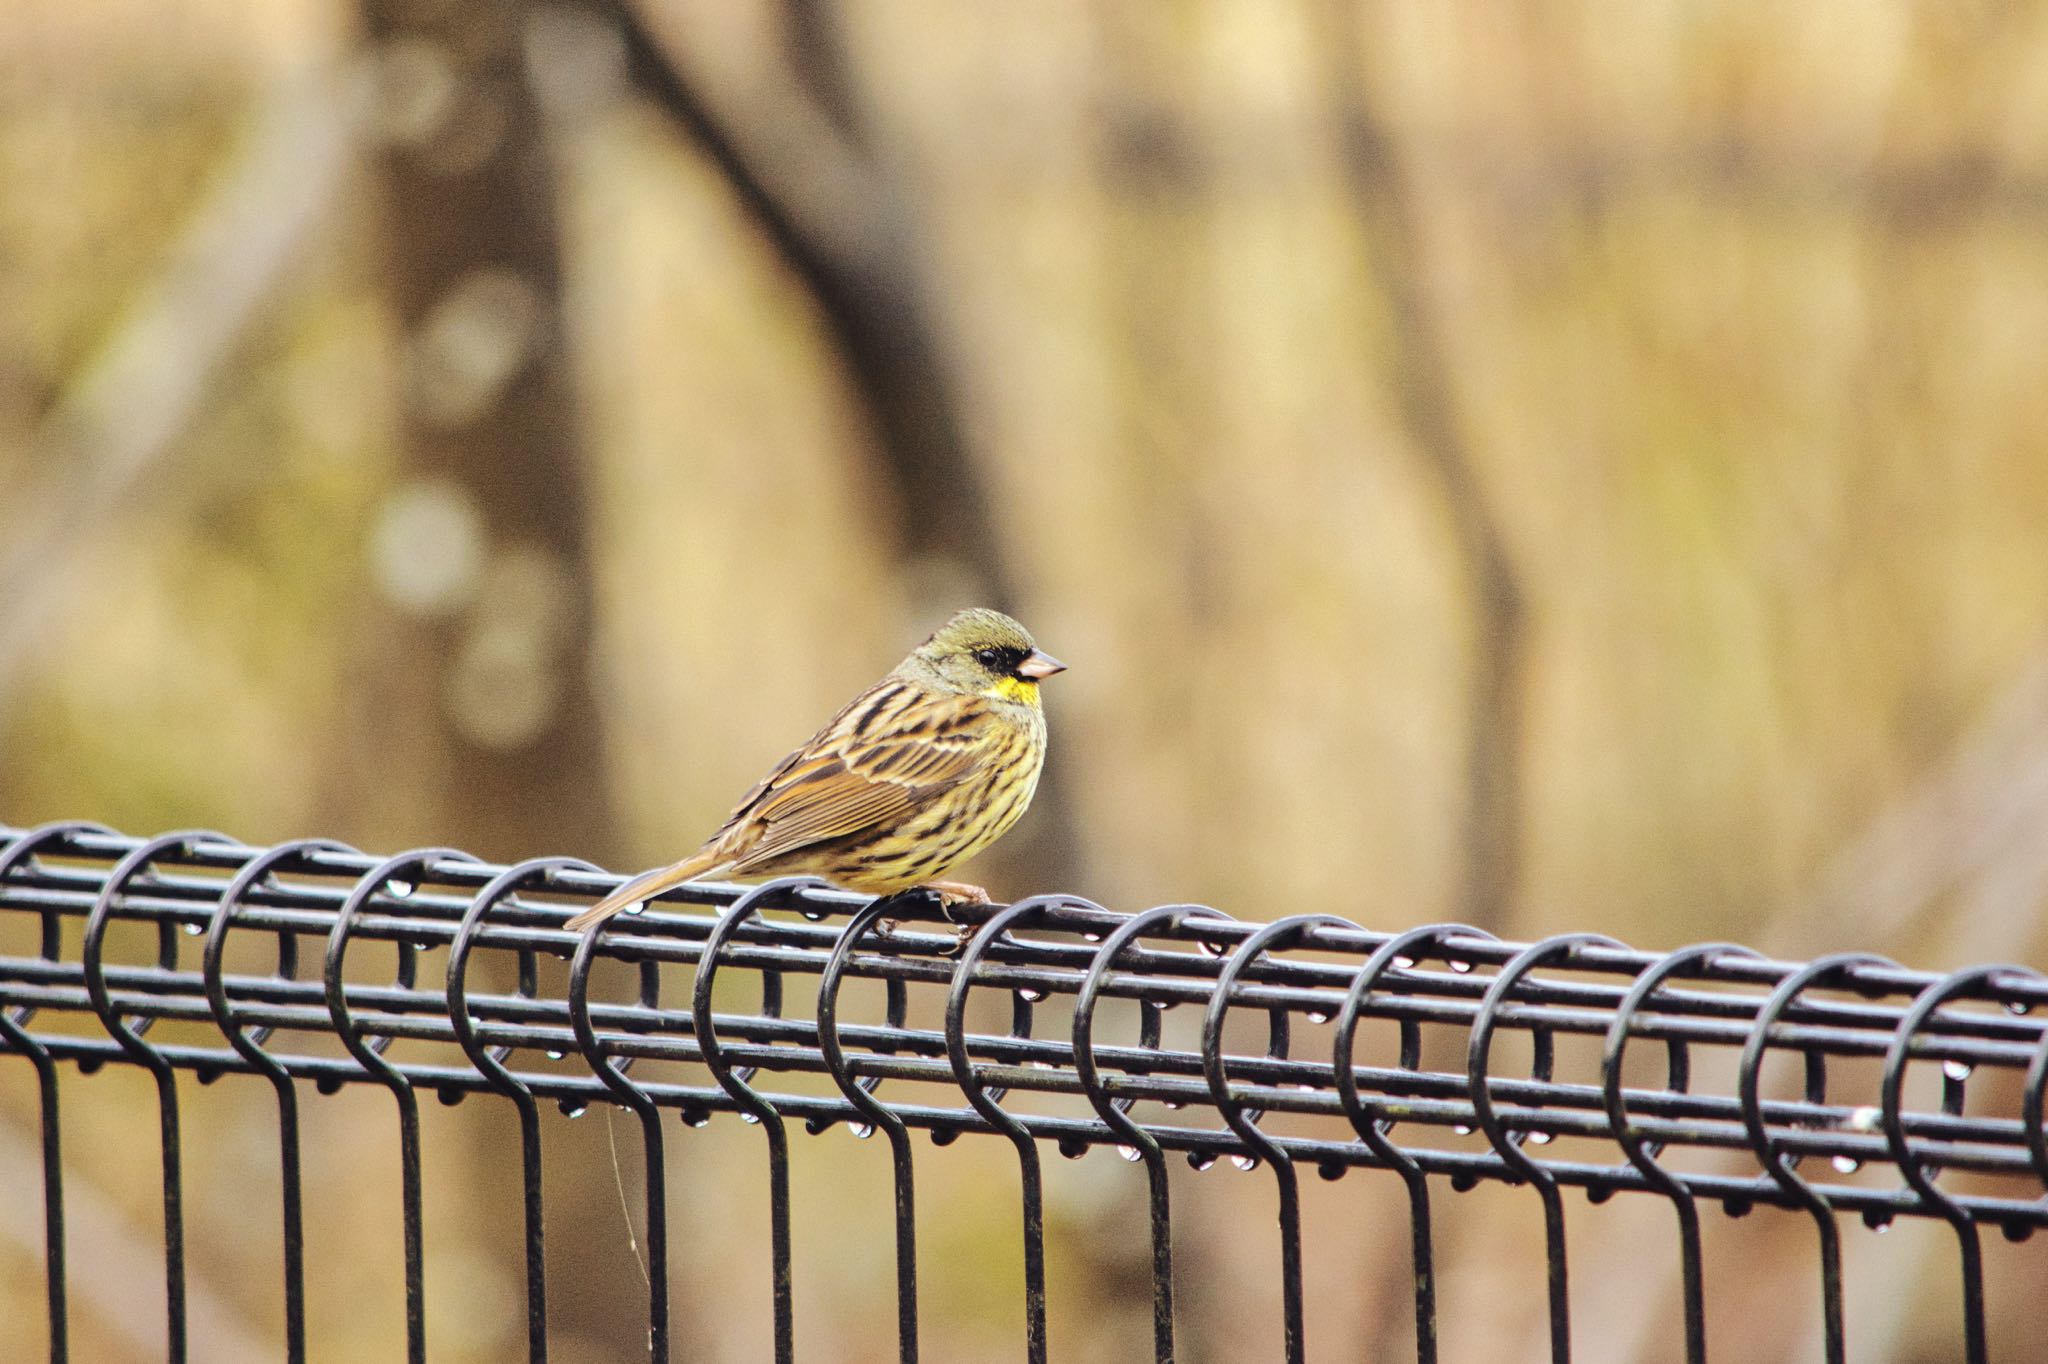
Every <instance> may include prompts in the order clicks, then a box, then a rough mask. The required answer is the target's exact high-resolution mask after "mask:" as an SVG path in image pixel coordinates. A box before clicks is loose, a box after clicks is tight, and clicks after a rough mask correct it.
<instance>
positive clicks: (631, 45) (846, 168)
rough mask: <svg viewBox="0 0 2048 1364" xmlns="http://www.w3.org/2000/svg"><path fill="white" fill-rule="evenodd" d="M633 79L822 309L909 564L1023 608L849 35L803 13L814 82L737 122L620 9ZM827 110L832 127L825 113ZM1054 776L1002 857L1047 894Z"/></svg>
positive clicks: (794, 15) (760, 104)
mask: <svg viewBox="0 0 2048 1364" xmlns="http://www.w3.org/2000/svg"><path fill="white" fill-rule="evenodd" d="M610 3H611V5H612V8H613V12H614V13H615V14H616V15H617V20H618V24H619V28H620V33H621V35H622V37H623V40H624V46H625V55H626V68H627V72H628V76H629V78H630V79H631V81H632V82H633V83H634V84H635V85H636V86H637V87H638V88H639V89H640V90H641V91H642V92H643V93H644V94H645V95H646V96H647V97H648V98H649V99H650V100H652V101H653V102H654V104H655V105H656V106H657V107H659V108H660V109H661V110H662V111H663V113H665V114H666V115H667V116H668V117H669V118H670V119H672V120H673V121H674V122H675V123H676V125H677V126H678V127H679V128H680V129H681V130H682V131H683V132H684V134H685V135H686V136H688V137H689V138H690V139H691V140H692V141H693V142H695V143H696V144H697V146H698V147H699V148H701V149H702V151H703V153H704V154H705V155H706V156H707V157H708V158H710V160H711V162H712V164H713V165H715V166H716V167H717V168H718V170H719V172H720V173H721V175H723V177H724V178H725V180H726V182H727V183H728V185H729V186H730V187H731V189H732V192H733V194H734V196H735V197H736V198H737V199H738V200H739V203H740V205H741V207H742V208H744V209H745V210H746V212H747V213H748V215H749V216H750V217H752V218H753V219H754V221H755V222H756V223H757V224H758V225H759V226H760V228H761V230H762V232H763V233H764V234H765V235H766V236H767V238H768V240H769V241H770V242H771V243H772V244H773V245H774V247H775V249H776V252H777V253H778V254H779V255H780V256H781V257H782V259H783V261H784V263H785V264H786V265H787V266H788V267H789V269H790V271H791V273H792V274H794V275H795V276H796V278H797V280H798V281H799V282H800V283H801V284H802V286H803V287H804V289H805V291H806V292H807V293H808V294H809V295H810V296H811V298H812V299H813V300H815V302H816V304H817V306H818V309H819V312H820V314H821V315H822V317H823V319H824V321H825V324H826V330H827V333H828V334H829V335H830V337H831V338H832V341H833V344H834V347H835V349H836V351H837V353H838V356H839V359H840V362H841V364H843V365H844V366H845V369H846V371H847V373H848V375H849V376H850V378H851V379H852V381H853V383H852V387H853V389H854V391H855V393H856V395H857V397H858V398H859V400H860V401H861V402H862V403H863V404H864V405H865V407H866V410H867V413H868V416H869V419H870V421H871V423H872V426H873V431H874V439H873V440H871V441H869V442H866V445H865V448H866V452H867V454H868V456H869V458H870V459H871V460H872V461H873V466H872V470H871V473H872V477H871V479H870V480H869V483H870V486H871V487H873V488H874V489H875V490H876V491H877V492H878V493H879V494H880V496H881V503H882V510H883V512H884V515H885V516H886V518H887V521H888V523H889V530H890V533H891V538H892V539H893V542H894V544H895V546H896V548H897V552H898V554H899V555H900V556H901V557H902V558H903V559H904V560H906V561H909V562H913V563H915V562H919V561H925V562H934V563H936V564H938V565H940V566H941V568H942V570H943V572H942V575H941V576H943V577H945V578H947V579H950V580H954V581H961V582H962V584H963V588H964V589H965V590H971V591H972V592H973V594H974V596H975V599H976V600H977V601H979V602H981V603H984V604H988V605H993V606H996V607H999V608H1001V609H1004V610H1014V609H1016V597H1017V594H1016V589H1015V578H1014V575H1013V573H1012V571H1011V568H1010V565H1009V561H1008V555H1007V553H1006V551H1005V537H1004V535H1003V534H1002V532H1001V527H1000V526H999V525H998V523H997V519H996V516H995V513H994V509H993V504H992V500H991V496H990V493H989V490H988V484H987V479H986V477H985V474H984V472H983V467H982V463H981V460H980V459H979V458H978V457H977V452H976V450H975V449H974V443H973V441H972V439H971V437H970V435H969V423H968V420H967V415H966V407H965V402H964V400H963V398H962V396H961V392H960V382H959V368H958V365H957V364H956V363H955V361H954V359H953V356H952V354H951V352H950V347H949V345H948V342H947V339H946V336H945V331H944V325H943V321H944V319H943V315H942V312H941V310H940V309H939V307H938V306H937V305H936V304H935V302H934V301H933V298H932V291H931V286H930V283H929V280H928V278H927V272H926V270H925V268H924V264H923V261H924V250H923V246H922V239H921V234H920V232H919V226H918V223H917V219H916V215H915V213H913V212H912V210H911V208H910V205H909V204H908V203H907V201H906V199H905V197H904V196H903V195H902V194H901V193H900V192H899V190H898V189H897V187H896V186H895V184H894V182H893V179H892V177H891V176H889V175H888V174H887V173H886V171H885V169H884V166H883V159H882V158H880V157H878V156H876V155H875V154H874V153H873V152H872V150H871V149H870V148H868V147H866V146H864V145H862V143H861V142H860V141H859V139H860V137H861V120H860V118H859V116H858V102H857V100H856V99H855V96H854V93H853V90H854V83H853V80H852V76H851V73H850V72H848V71H847V70H846V68H845V62H844V54H843V53H842V52H841V51H840V50H839V47H838V41H839V35H838V33H837V30H836V23H835V22H834V20H833V19H832V18H831V17H830V16H826V15H823V14H820V13H809V12H808V11H809V10H811V8H812V7H811V6H808V5H807V4H805V3H803V0H796V2H795V3H793V4H792V5H791V7H790V11H789V14H788V20H789V24H790V31H791V42H792V44H793V45H796V46H800V47H802V48H803V50H804V55H803V57H802V59H801V61H800V63H799V65H800V70H801V72H802V75H803V79H804V80H805V81H806V83H807V84H810V85H812V86H814V87H815V90H814V91H811V92H807V91H805V90H802V89H799V88H797V87H796V86H795V85H793V84H792V85H790V86H787V87H783V91H782V93H781V94H780V95H774V94H769V93H763V94H760V95H758V96H757V97H756V98H754V99H752V100H750V101H749V104H748V108H747V116H746V118H745V119H734V118H728V117H726V116H725V115H724V114H722V113H721V112H720V111H719V110H717V109H715V108H714V107H713V104H712V103H711V102H710V101H709V100H708V99H707V98H706V97H705V95H704V94H703V93H702V91H701V90H700V88H699V86H698V84H697V83H696V82H695V81H693V80H692V79H691V78H690V77H689V76H688V75H687V74H686V73H685V72H684V70H683V69H682V67H681V66H680V65H679V64H678V63H677V61H676V60H675V58H674V57H673V56H672V55H671V54H670V53H669V51H668V50H667V49H666V48H665V47H664V46H663V44H662V42H661V40H660V39H659V38H658V37H657V36H656V35H655V34H654V33H653V32H652V31H651V30H650V29H649V28H648V26H647V24H646V22H645V19H644V17H643V16H642V15H641V13H640V12H639V10H638V8H637V7H636V6H635V5H634V4H633V3H632V0H610ZM828 107H829V109H830V111H831V112H830V113H829V114H828V113H827V112H826V109H827V108H828ZM1061 787H1062V782H1061V779H1060V778H1059V776H1058V769H1057V767H1055V768H1053V769H1050V770H1048V772H1047V774H1046V781H1045V782H1044V784H1043V785H1041V787H1040V795H1039V800H1038V802H1037V804H1038V807H1039V812H1038V813H1035V814H1034V815H1033V817H1032V820H1031V822H1030V824H1029V825H1027V826H1026V829H1024V830H1020V834H1021V835H1022V836H1021V837H1013V838H1012V839H1010V840H1007V841H1006V842H1005V843H1004V844H1003V845H1001V846H1000V847H998V848H997V849H996V850H995V851H994V852H993V853H992V854H990V856H991V858H992V859H993V860H995V861H998V862H1008V863H1010V864H1011V865H1012V866H1014V867H1016V869H1017V870H1018V871H1019V872H1020V873H1021V874H1023V875H1024V876H1026V877H1027V878H1028V879H1030V880H1033V881H1038V882H1043V881H1044V879H1045V878H1047V877H1050V876H1053V875H1055V874H1057V875H1061V876H1065V877H1071V876H1073V875H1075V874H1076V872H1077V870H1078V864H1079V858H1080V854H1081V842H1080V839H1079V837H1078V834H1077V832H1076V830H1075V828H1074V823H1073V815H1072V813H1071V811H1072V805H1071V802H1069V801H1068V800H1066V799H1064V798H1063V796H1062V794H1061Z"/></svg>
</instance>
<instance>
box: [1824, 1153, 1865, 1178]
mask: <svg viewBox="0 0 2048 1364" xmlns="http://www.w3.org/2000/svg"><path fill="white" fill-rule="evenodd" d="M1831 1163H1832V1164H1833V1165H1834V1167H1835V1170H1836V1171H1837V1172H1838V1173H1840V1174H1845V1175H1853V1174H1855V1173H1856V1172H1857V1171H1858V1170H1860V1169H1862V1168H1863V1162H1862V1161H1860V1160H1858V1159H1856V1157H1854V1156H1836V1157H1835V1158H1834V1160H1833V1161H1832V1162H1831Z"/></svg>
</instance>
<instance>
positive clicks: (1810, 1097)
mask: <svg viewBox="0 0 2048 1364" xmlns="http://www.w3.org/2000/svg"><path fill="white" fill-rule="evenodd" d="M1861 966H1879V967H1892V968H1896V966H1897V963H1895V962H1893V961H1891V960H1890V959H1889V958H1886V957H1880V956H1876V955H1874V954H1870V953H1863V952H1842V953H1837V954H1836V955H1834V956H1828V957H1821V958H1819V959H1818V960H1815V961H1812V962H1809V963H1807V964H1806V965H1805V966H1803V967H1801V968H1800V969H1799V970H1797V971H1794V972H1792V974H1790V975H1788V976H1786V977H1785V979H1783V980H1782V981H1780V982H1778V987H1777V989H1775V990H1773V991H1772V992H1771V994H1770V997H1769V998H1768V999H1766V1000H1765V1001H1764V1002H1763V1004H1762V1006H1761V1007H1760V1008H1758V1009H1757V1013H1756V1019H1755V1021H1754V1022H1752V1023H1751V1024H1750V1032H1749V1038H1748V1040H1747V1041H1746V1042H1744V1043H1743V1046H1742V1060H1741V1062H1740V1063H1739V1065H1738V1067H1737V1070H1736V1091H1737V1098H1738V1100H1739V1102H1740V1103H1741V1106H1742V1125H1743V1128H1744V1130H1745V1131H1747V1132H1748V1134H1749V1144H1750V1149H1751V1151H1752V1152H1753V1153H1754V1154H1755V1156H1756V1158H1757V1162H1758V1163H1759V1164H1760V1165H1762V1166H1763V1168H1764V1173H1765V1174H1766V1175H1767V1176H1769V1178H1770V1179H1771V1181H1772V1182H1773V1183H1775V1184H1777V1186H1778V1187H1779V1188H1781V1189H1783V1190H1784V1191H1785V1192H1786V1193H1787V1194H1790V1195H1791V1196H1792V1198H1793V1200H1794V1201H1796V1202H1797V1203H1798V1204H1799V1206H1801V1207H1802V1208H1805V1209H1806V1211H1807V1212H1808V1213H1809V1214H1811V1215H1812V1217H1813V1225H1814V1230H1815V1231H1816V1233H1817V1234H1818V1235H1819V1237H1820V1296H1821V1326H1822V1330H1823V1337H1824V1342H1825V1349H1826V1355H1827V1361H1828V1364H1843V1360H1844V1358H1845V1357H1846V1354H1847V1348H1848V1344H1847V1337H1846V1336H1845V1335H1844V1333H1843V1329H1842V1237H1841V1229H1840V1228H1839V1227H1837V1226H1836V1225H1835V1207H1834V1204H1833V1203H1832V1202H1830V1201H1829V1199H1828V1197H1827V1195H1826V1194H1824V1193H1822V1192H1821V1191H1820V1190H1818V1189H1816V1188H1814V1187H1813V1185H1812V1184H1810V1183H1808V1182H1807V1181H1806V1180H1805V1179H1804V1178H1802V1177H1801V1176H1800V1174H1799V1172H1798V1170H1797V1168H1796V1167H1797V1165H1798V1158H1797V1157H1792V1158H1790V1159H1788V1158H1787V1157H1786V1156H1785V1155H1784V1153H1783V1152H1781V1151H1779V1150H1778V1148H1777V1143H1776V1142H1774V1141H1772V1140H1771V1133H1770V1128H1769V1127H1768V1126H1767V1125H1766V1124H1765V1122H1764V1108H1763V1094H1762V1090H1761V1085H1760V1081H1759V1076H1760V1074H1761V1072H1762V1069H1763V1060H1764V1053H1765V1052H1766V1051H1767V1050H1768V1049H1769V1047H1770V1041H1771V1029H1772V1028H1774V1027H1776V1026H1777V1023H1778V1020H1779V1019H1780V1018H1782V1017H1784V1015H1785V1011H1786V1010H1788V1009H1790V1008H1791V1007H1792V1005H1793V1003H1794V1002H1795V1001H1797V1000H1798V998H1799V996H1800V995H1801V994H1803V993H1805V992H1806V991H1807V990H1810V989H1812V988H1813V987H1814V986H1816V985H1820V984H1822V983H1823V982H1825V981H1827V980H1828V978H1829V977H1833V976H1844V977H1846V976H1848V975H1849V974H1850V973H1851V972H1853V971H1854V970H1855V969H1856V968H1857V967H1861ZM1826 1097H1827V1071H1826V1068H1825V1063H1824V1062H1822V1060H1821V1058H1820V1056H1819V1055H1818V1053H1815V1052H1811V1051H1809V1052H1808V1053H1807V1054H1806V1098H1807V1101H1808V1102H1810V1103H1815V1104H1818V1103H1822V1102H1824V1101H1825V1100H1826Z"/></svg>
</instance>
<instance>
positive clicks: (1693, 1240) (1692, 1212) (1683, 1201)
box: [1600, 942, 1762, 1364]
mask: <svg viewBox="0 0 2048 1364" xmlns="http://www.w3.org/2000/svg"><path fill="white" fill-rule="evenodd" d="M1723 957H1745V958H1749V959H1751V960H1761V959H1762V958H1761V954H1759V953H1756V952H1752V951H1750V950H1749V949H1748V948H1746V947H1740V946H1737V945H1736V944H1734V943H1720V942H1716V943H1702V944H1700V945H1699V946H1697V947H1686V948H1681V949H1679V950H1678V951H1676V952H1673V953H1671V954H1670V955H1668V956H1666V957H1664V958H1663V959H1662V960H1660V961H1659V962H1657V964H1656V965H1654V966H1652V967H1650V968H1649V969H1648V970H1647V971H1644V972H1643V973H1642V974H1641V975H1640V976H1638V977H1636V981H1635V984H1634V985H1632V986H1630V987H1629V991H1628V993H1627V994H1626V995H1624V996H1622V1000H1621V1003H1620V1005H1618V1006H1617V1007H1616V1009H1615V1011H1614V1021H1613V1022H1612V1023H1610V1024H1609V1025H1608V1027H1607V1037H1606V1040H1605V1041H1604V1043H1603V1044H1602V1048H1601V1053H1600V1096H1601V1100H1602V1102H1603V1104H1604V1105H1605V1107H1606V1109H1607V1130H1608V1135H1610V1136H1611V1137H1612V1138H1613V1139H1614V1144H1615V1145H1617V1146H1619V1147H1620V1148H1621V1153H1622V1155H1624V1156H1626V1157H1627V1158H1628V1163H1629V1164H1631V1165H1633V1166H1635V1167H1636V1169H1637V1170H1638V1171H1640V1172H1641V1173H1642V1176H1643V1178H1644V1179H1646V1180H1648V1181H1649V1183H1650V1187H1651V1188H1654V1189H1656V1190H1657V1191H1658V1192H1659V1193H1661V1194H1663V1195H1664V1196H1665V1197H1666V1198H1668V1199H1670V1200H1671V1207H1672V1211H1673V1212H1675V1213H1676V1214H1677V1216H1678V1255H1679V1270H1680V1276H1681V1279H1682V1281H1683V1291H1684V1294H1685V1357H1686V1360H1687V1361H1688V1364H1705V1361H1706V1357H1707V1305H1706V1280H1705V1276H1704V1273H1703V1271H1702V1268H1701V1264H1700V1213H1699V1205H1698V1203H1697V1202H1696V1201H1695V1200H1694V1198H1693V1196H1692V1195H1691V1194H1690V1193H1688V1192H1686V1189H1685V1186H1684V1185H1683V1184H1680V1183H1679V1182H1678V1180H1677V1179H1676V1178H1674V1177H1673V1176H1672V1174H1671V1172H1670V1171H1669V1170H1666V1169H1665V1168H1664V1167H1663V1166H1662V1165H1660V1164H1658V1162H1657V1155H1658V1153H1659V1152H1660V1151H1662V1150H1663V1143H1662V1142H1657V1141H1647V1140H1645V1139H1644V1138H1643V1137H1642V1136H1641V1134H1639V1133H1638V1132H1636V1130H1635V1129H1634V1128H1633V1127H1632V1126H1631V1125H1630V1123H1629V1119H1628V1101H1627V1099H1626V1097H1625V1096H1624V1094H1623V1092H1622V1088H1621V1067H1622V1059H1623V1057H1624V1055H1625V1054H1626V1052H1627V1049H1628V1039H1629V1034H1630V1031H1631V1030H1632V1029H1633V1028H1634V1027H1635V1022H1636V1017H1637V1015H1638V1014H1639V1013H1640V1012H1641V1011H1642V1009H1643V1007H1644V1006H1645V1005H1646V1004H1648V1003H1649V1002H1650V1000H1651V999H1652V997H1653V996H1654V995H1655V994H1656V992H1657V988H1658V987H1659V986H1660V985H1662V984H1663V983H1664V982H1665V981H1666V980H1669V979H1670V978H1671V977H1672V976H1675V975H1678V974H1680V973H1681V972H1683V971H1686V970H1688V969H1690V968H1695V967H1699V966H1705V965H1709V964H1711V963H1712V962H1713V961H1715V960H1717V959H1719V958H1723ZM1665 1066H1666V1069H1665V1077H1666V1078H1665V1086H1664V1087H1665V1089H1666V1091H1668V1092H1670V1093H1674V1094H1683V1093H1685V1092H1686V1090H1687V1088H1688V1086H1689V1084H1690V1080H1691V1069H1692V1067H1691V1064H1690V1061H1689V1059H1688V1055H1687V1052H1686V1048H1685V1043H1684V1042H1682V1041H1680V1040H1679V1039H1677V1038H1672V1039H1671V1040H1670V1041H1669V1042H1668V1043H1667V1044H1666V1062H1665Z"/></svg>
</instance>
